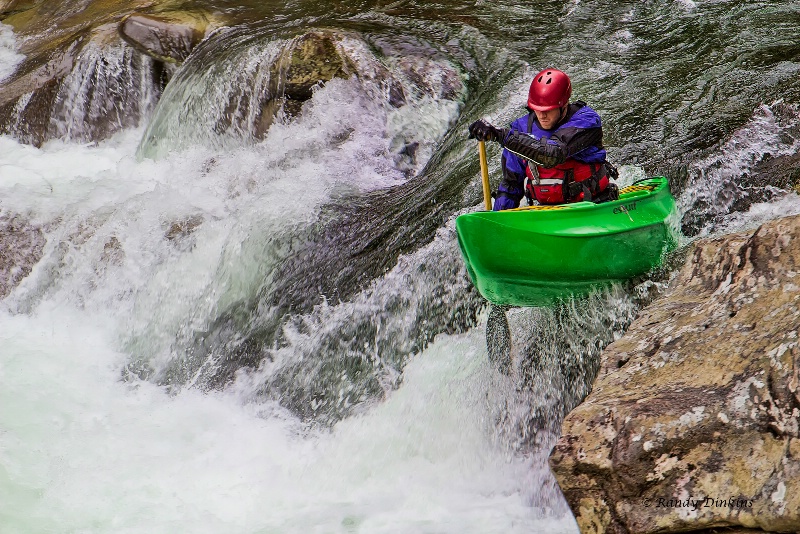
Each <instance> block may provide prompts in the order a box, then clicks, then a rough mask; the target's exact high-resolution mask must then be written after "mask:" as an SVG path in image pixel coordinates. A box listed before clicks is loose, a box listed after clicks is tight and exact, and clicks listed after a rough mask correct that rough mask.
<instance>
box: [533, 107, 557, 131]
mask: <svg viewBox="0 0 800 534" xmlns="http://www.w3.org/2000/svg"><path fill="white" fill-rule="evenodd" d="M534 113H536V118H537V119H538V120H539V124H540V125H541V126H542V128H544V129H545V130H550V129H551V128H553V127H554V126H555V125H556V124H558V119H560V118H561V108H555V109H548V110H547V111H534Z"/></svg>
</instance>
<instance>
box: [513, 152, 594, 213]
mask: <svg viewBox="0 0 800 534" xmlns="http://www.w3.org/2000/svg"><path fill="white" fill-rule="evenodd" d="M531 165H532V164H531V162H528V166H527V167H525V174H527V175H528V184H527V185H526V186H525V190H526V193H527V195H528V197H529V198H532V199H534V200H537V201H538V202H539V204H564V203H569V202H579V201H581V200H584V198H585V199H586V200H590V201H591V199H592V198H594V197H596V196H597V195H598V194H600V192H602V191H604V190H605V189H606V187H608V173H607V172H606V167H605V165H604V164H603V163H583V162H580V161H578V160H575V159H568V160H567V161H565V162H564V163H561V164H559V165H556V166H555V167H551V168H545V167H539V166H536V171H537V172H536V173H535V174H534V172H533V171H532V170H531Z"/></svg>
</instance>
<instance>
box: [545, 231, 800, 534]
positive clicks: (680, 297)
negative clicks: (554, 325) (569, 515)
mask: <svg viewBox="0 0 800 534" xmlns="http://www.w3.org/2000/svg"><path fill="white" fill-rule="evenodd" d="M799 274H800V217H798V216H794V217H788V218H783V219H779V220H775V221H771V222H769V223H766V224H764V225H763V226H761V227H759V228H758V229H756V230H753V231H748V232H742V233H738V234H733V235H728V236H723V237H719V238H714V239H705V240H701V241H698V242H696V243H695V244H694V246H693V248H692V249H691V250H690V251H689V256H688V259H687V261H686V263H685V265H684V267H683V268H682V270H681V271H680V272H679V274H678V275H677V276H676V278H675V279H674V281H673V282H672V284H671V290H670V291H669V292H668V293H667V294H666V295H665V296H663V297H662V298H660V299H659V300H657V301H656V302H654V303H653V304H651V305H650V306H649V307H648V308H646V309H645V310H644V311H643V312H642V313H641V315H640V316H639V317H638V318H637V319H636V320H635V321H634V323H633V324H632V325H631V327H630V328H629V330H628V331H627V333H626V334H625V336H623V337H622V338H620V339H619V340H617V341H615V342H614V343H612V344H611V345H609V346H608V347H607V349H606V351H605V352H604V353H603V356H602V362H601V368H600V371H599V373H598V377H597V379H596V381H595V383H594V387H593V391H592V392H591V394H590V395H589V396H588V397H587V398H586V400H585V401H584V402H583V404H581V405H580V406H578V407H577V408H576V409H575V410H574V411H572V412H571V413H570V414H569V415H568V416H567V418H566V419H565V421H564V424H563V427H562V430H563V433H562V436H561V438H560V439H559V441H558V443H557V445H556V447H555V448H554V449H553V451H552V453H551V456H550V466H551V469H552V471H553V473H554V474H555V477H556V479H557V481H558V483H559V485H560V486H561V489H562V490H563V492H564V495H565V496H566V499H567V502H568V503H569V505H570V507H571V509H572V511H573V513H574V514H575V517H576V519H577V522H578V525H579V526H580V529H581V532H583V533H584V534H586V533H605V532H613V533H651V532H652V533H655V532H659V533H667V532H688V531H691V532H708V533H710V532H712V531H714V530H713V529H717V528H723V529H724V528H726V527H731V528H735V529H742V530H741V531H742V532H747V531H748V530H747V529H752V530H749V531H770V532H772V531H775V532H796V531H800V427H799V426H798V420H799V418H800V339H798V330H799V329H800V276H799ZM725 531H726V532H728V530H725ZM735 531H736V532H739V531H740V530H735Z"/></svg>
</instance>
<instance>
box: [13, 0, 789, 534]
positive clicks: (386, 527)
mask: <svg viewBox="0 0 800 534" xmlns="http://www.w3.org/2000/svg"><path fill="white" fill-rule="evenodd" d="M194 4H197V5H205V6H207V7H210V8H214V9H218V10H220V11H221V12H224V13H226V14H228V15H230V16H231V17H234V18H235V19H236V20H237V21H238V24H236V25H235V26H233V27H230V28H225V29H221V30H218V31H216V32H213V33H211V34H210V35H208V36H207V37H206V39H205V40H204V41H203V42H202V43H201V44H200V45H199V46H198V47H197V48H196V49H195V50H194V51H193V52H192V54H191V55H190V56H189V58H188V59H187V60H186V61H185V62H184V63H183V64H182V65H180V66H174V67H169V69H168V70H167V71H165V72H166V73H165V74H164V76H167V77H168V80H169V81H168V83H166V85H165V86H164V87H161V86H160V85H159V83H160V82H159V80H158V79H156V78H158V75H156V74H154V72H155V71H154V70H153V64H152V60H151V59H149V58H145V57H144V56H141V55H140V54H138V53H136V52H135V51H133V49H132V48H130V47H128V46H127V45H125V44H122V43H118V44H108V45H105V46H103V45H96V44H92V45H91V46H87V47H86V48H85V49H84V50H83V52H82V53H81V55H80V56H79V59H78V61H76V63H75V66H74V68H73V70H72V71H71V72H70V73H69V74H68V75H67V76H65V77H64V79H63V80H62V82H61V85H60V86H59V87H58V88H57V98H56V103H57V105H56V106H55V107H54V108H53V110H52V115H51V116H50V117H49V119H48V120H49V122H48V125H47V131H48V132H49V139H50V140H48V141H47V142H45V143H44V144H43V145H42V146H41V147H35V146H31V145H30V144H26V143H25V142H23V141H25V139H24V135H23V133H22V132H24V128H25V126H26V125H25V124H22V123H21V122H20V123H18V124H15V125H14V126H13V127H12V128H10V131H9V134H8V135H5V136H1V137H0V232H5V235H6V238H5V239H4V241H3V243H8V246H7V248H6V249H3V250H0V254H3V255H4V257H3V258H0V267H3V268H4V269H5V271H3V278H1V279H0V282H2V283H0V289H3V288H6V287H8V290H7V292H6V293H5V294H4V293H3V292H2V291H0V299H1V300H0V532H3V533H6V532H8V533H15V534H16V533H33V532H36V533H45V532H53V533H56V532H58V533H63V532H74V533H78V532H80V533H89V532H91V533H122V532H125V533H128V532H130V533H148V534H152V533H165V534H166V533H175V532H191V533H206V532H207V533H223V532H225V533H227V532H241V533H254V534H255V533H273V532H275V533H277V532H280V533H309V532H319V533H323V532H324V533H329V532H353V533H355V532H359V533H416V532H419V533H423V532H431V533H433V532H436V533H445V532H446V533H513V532H519V533H523V532H524V533H530V532H541V533H554V532H564V533H575V532H577V527H576V526H575V523H574V520H573V519H572V517H571V516H570V514H569V510H568V509H567V507H566V504H565V503H564V501H563V498H562V496H561V494H560V492H559V490H558V488H557V485H556V484H555V481H554V480H553V478H552V476H551V475H550V472H549V470H548V468H547V456H548V454H549V451H550V449H551V447H552V445H553V444H554V442H555V440H556V439H557V437H558V433H559V428H560V423H561V420H562V419H563V417H564V415H565V414H566V413H567V412H568V411H569V410H570V409H571V408H573V407H574V406H575V405H576V404H577V403H579V402H580V401H581V399H582V398H583V397H584V396H585V395H586V394H587V393H588V392H589V389H590V387H591V382H592V380H593V378H594V374H595V373H596V371H597V367H598V364H599V357H600V353H601V351H602V350H603V348H604V347H605V346H606V345H607V344H608V343H610V342H612V341H613V340H614V339H615V338H618V337H619V336H621V335H623V334H624V332H625V329H626V328H627V326H628V325H629V324H630V322H631V321H632V320H633V319H634V318H635V316H636V314H637V313H638V311H639V310H640V309H641V307H642V306H644V305H646V304H648V303H649V302H650V301H652V299H653V298H654V297H656V296H658V295H659V294H660V293H661V292H662V291H663V289H664V287H665V286H666V283H667V282H668V281H669V279H670V276H671V274H672V273H673V272H674V269H675V268H676V267H677V266H678V265H679V264H680V262H681V261H682V256H681V252H682V250H683V249H680V250H678V251H676V253H675V254H674V255H672V256H671V257H669V258H667V261H666V263H665V267H664V268H663V269H661V270H660V271H658V272H653V273H650V274H649V275H648V276H646V277H642V278H640V279H636V280H632V281H630V283H628V284H626V285H621V286H615V287H612V288H610V289H607V290H605V291H602V292H598V293H596V294H593V295H591V296H590V297H588V298H586V299H582V300H577V301H571V302H567V303H564V304H562V305H560V306H558V307H555V308H553V309H512V310H510V311H509V313H508V318H509V323H510V326H511V334H512V342H513V347H512V357H513V360H514V363H513V370H512V372H511V374H510V375H509V376H505V375H503V374H500V373H498V372H497V370H495V369H494V368H493V367H492V365H490V363H489V361H488V358H487V350H486V343H485V337H486V332H485V328H486V326H485V325H486V317H487V314H488V310H487V308H486V306H485V303H484V301H483V300H482V299H481V298H480V296H479V295H478V294H477V293H476V291H475V289H474V288H473V287H472V286H471V284H470V282H469V280H468V278H467V275H466V272H465V270H464V268H463V265H462V261H461V257H460V255H459V251H458V245H457V240H456V237H455V230H454V218H455V217H456V216H457V215H458V214H459V213H463V212H467V211H473V210H477V209H481V206H482V199H481V192H480V184H479V176H478V175H479V170H478V162H477V152H476V150H475V144H474V142H473V141H469V140H468V139H467V138H466V126H467V125H468V124H469V123H470V122H472V121H474V120H476V119H477V118H481V117H484V118H488V119H490V120H492V121H493V122H494V123H496V124H499V125H502V124H505V123H508V122H510V121H511V120H513V119H515V118H516V117H518V116H519V115H521V114H522V113H523V112H524V102H525V96H526V92H527V87H528V84H529V83H530V78H531V76H532V75H533V74H534V73H535V72H537V71H538V70H539V69H540V68H544V67H546V66H556V67H559V68H562V69H564V70H566V71H567V72H568V73H569V74H570V75H571V76H572V79H573V84H574V93H573V95H574V98H576V99H580V100H584V101H587V102H589V103H590V105H592V107H594V108H595V109H597V110H598V111H599V112H600V114H601V116H602V117H603V118H604V122H605V132H606V134H605V144H606V147H607V149H608V152H609V158H610V159H611V160H612V161H613V162H615V163H616V164H618V165H619V166H620V167H621V171H622V172H621V177H620V182H621V183H622V184H623V185H624V184H625V183H630V182H632V181H634V180H636V179H638V178H641V177H644V176H649V175H656V174H660V175H666V176H667V177H669V178H670V180H671V184H672V190H673V192H674V194H675V196H676V198H677V199H678V203H679V206H680V210H681V222H682V230H683V234H684V236H685V239H684V245H685V244H686V243H688V242H690V241H691V240H692V239H694V238H696V237H698V236H707V235H718V234H721V233H727V232H733V231H737V230H740V229H744V228H752V227H754V226H756V225H758V224H760V223H761V222H763V221H765V220H769V219H773V218H777V217H780V216H783V215H786V214H796V213H800V195H798V191H800V176H798V174H797V172H796V171H795V172H792V171H791V164H787V165H788V166H787V165H784V166H783V167H782V166H781V162H782V161H790V160H791V158H795V159H794V160H791V161H794V166H795V167H796V162H797V158H796V155H797V153H798V148H800V130H799V129H798V126H797V125H798V124H800V85H798V83H797V79H798V75H800V45H798V42H797V39H796V29H797V27H798V25H799V24H800V7H798V5H797V3H796V2H788V1H784V2H720V1H715V2H712V1H703V0H697V1H691V0H686V1H680V2H666V3H641V2H627V3H625V2H624V3H619V2H603V1H597V2H583V1H578V0H572V1H568V2H550V1H547V2H535V3H532V2H521V1H517V2H514V1H512V2H506V3H492V4H491V5H488V4H485V3H480V2H479V3H473V2H454V1H445V2H441V3H432V4H428V3H426V4H424V6H421V5H419V3H415V2H406V1H403V0H401V1H399V2H393V3H383V2H349V3H339V2H310V1H307V2H306V1H299V2H293V3H283V4H281V5H274V6H270V5H266V4H260V5H259V6H258V7H252V6H249V4H248V3H247V2H242V3H236V2H232V1H231V2H228V1H224V2H223V1H218V2H194ZM306 32H321V33H322V34H324V35H327V36H332V37H331V39H332V42H333V43H334V45H335V47H336V50H337V53H338V54H340V56H341V57H344V58H345V61H344V64H345V65H346V68H347V69H349V70H348V73H347V74H348V75H346V76H340V77H335V78H333V79H332V80H331V81H329V82H327V83H325V84H318V85H316V86H315V87H313V88H312V94H313V96H311V98H309V99H308V100H306V101H304V102H302V103H301V104H296V105H294V107H291V108H290V107H289V104H288V100H286V99H283V98H282V95H283V92H282V91H284V90H285V89H284V84H285V76H286V68H284V65H285V62H286V61H288V60H287V59H286V58H287V57H290V55H291V53H292V51H293V50H295V49H296V47H298V46H299V44H298V43H299V41H298V36H300V35H302V34H304V33H306ZM23 44H24V43H23V42H21V38H20V37H19V36H17V35H15V34H14V32H13V31H12V30H11V28H10V27H9V26H5V25H2V24H0V95H1V94H2V91H3V90H5V86H4V85H3V84H4V83H7V80H10V79H13V76H14V73H15V69H16V68H17V66H18V65H19V64H21V62H23V61H24V54H22V53H21V50H22V49H23V48H24V47H23V46H22V45H23ZM25 98H26V97H23V98H21V99H20V101H19V102H17V104H16V106H17V108H19V109H22V107H24V105H25V104H26V102H27V100H25ZM30 98H31V97H30V95H28V97H27V99H28V100H30ZM113 99H117V100H113ZM112 100H113V101H114V102H117V101H122V102H124V103H125V105H124V106H122V107H120V106H118V105H116V106H111V105H109V102H110V101H112ZM126 110H127V113H126ZM265 110H266V111H265ZM22 116H23V115H22V114H21V113H20V114H19V117H20V121H21V120H22V119H21V117H22ZM109 117H110V119H109ZM102 118H105V119H108V121H107V123H108V124H111V126H112V127H109V126H107V125H106V126H104V127H103V128H100V129H98V128H97V127H96V126H94V125H96V124H97V120H98V119H102ZM103 124H106V123H103ZM489 156H490V172H491V174H492V176H493V180H496V178H497V177H498V176H499V172H500V171H499V151H498V150H497V149H496V147H490V150H489ZM787 168H788V169H789V170H788V171H787V170H786V169H787ZM495 183H496V182H495ZM23 229H26V230H23ZM7 236H11V237H12V238H7ZM14 236H16V237H14ZM20 236H21V237H20ZM497 246H498V253H503V252H504V249H503V244H502V243H498V244H497ZM30 255H34V256H36V257H37V260H38V261H35V262H32V264H31V265H24V258H25V257H28V256H30ZM9 281H13V282H14V283H13V284H10V283H9Z"/></svg>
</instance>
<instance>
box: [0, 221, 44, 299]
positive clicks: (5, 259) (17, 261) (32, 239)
mask: <svg viewBox="0 0 800 534" xmlns="http://www.w3.org/2000/svg"><path fill="white" fill-rule="evenodd" d="M44 245H45V238H44V234H42V231H41V229H39V228H38V227H36V226H34V225H32V224H30V223H29V222H28V221H26V220H25V219H24V218H22V217H20V216H14V215H3V214H0V299H2V298H4V297H6V296H7V295H8V294H9V293H11V290H12V289H14V288H15V287H16V286H17V285H19V283H20V282H21V281H22V279H23V278H25V277H26V276H28V275H29V274H30V273H31V270H32V269H33V267H34V265H36V263H38V262H39V260H40V259H41V258H42V250H43V249H44Z"/></svg>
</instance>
